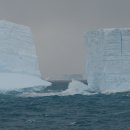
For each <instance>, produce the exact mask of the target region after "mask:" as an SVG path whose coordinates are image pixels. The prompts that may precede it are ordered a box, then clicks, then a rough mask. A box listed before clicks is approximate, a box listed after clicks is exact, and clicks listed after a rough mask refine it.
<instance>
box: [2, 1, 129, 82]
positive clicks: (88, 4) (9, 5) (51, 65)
mask: <svg viewBox="0 0 130 130" xmlns="http://www.w3.org/2000/svg"><path fill="white" fill-rule="evenodd" d="M0 19H5V20H9V21H13V22H16V23H18V24H23V25H27V26H30V27H31V29H32V31H33V35H34V40H35V44H36V48H37V54H38V56H39V61H40V68H41V72H42V74H43V77H52V78H55V79H56V78H59V77H60V76H61V75H63V74H71V73H82V74H84V71H85V40H84V32H86V31H89V30H94V29H97V28H103V27H130V0H0Z"/></svg>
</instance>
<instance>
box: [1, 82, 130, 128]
mask: <svg viewBox="0 0 130 130" xmlns="http://www.w3.org/2000/svg"><path fill="white" fill-rule="evenodd" d="M66 84H67V83H64V82H62V83H60V86H62V88H63V89H65V88H66ZM56 87H57V88H56ZM55 88H56V89H59V91H60V87H59V86H58V85H57V86H56V84H55ZM41 91H42V90H41ZM0 130H130V93H129V92H127V93H116V94H110V95H103V94H96V95H91V96H83V95H74V96H48V97H45V96H44V97H42V96H41V97H19V96H18V94H17V93H15V92H13V93H5V94H0Z"/></svg>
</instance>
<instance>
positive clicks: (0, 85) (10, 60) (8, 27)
mask: <svg viewBox="0 0 130 130" xmlns="http://www.w3.org/2000/svg"><path fill="white" fill-rule="evenodd" d="M40 77H41V74H40V70H39V65H38V60H37V55H36V50H35V45H34V43H33V38H32V33H31V30H30V28H29V27H26V26H23V25H18V24H15V23H12V22H8V21H4V20H1V21H0V90H13V89H16V88H25V87H34V86H35V87H37V86H44V87H47V86H50V85H51V83H50V82H48V81H45V80H42V79H41V78H40Z"/></svg>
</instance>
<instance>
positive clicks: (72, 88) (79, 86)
mask: <svg viewBox="0 0 130 130" xmlns="http://www.w3.org/2000/svg"><path fill="white" fill-rule="evenodd" d="M76 94H80V95H93V94H96V93H91V92H89V88H88V86H87V85H86V84H84V83H82V82H80V81H77V80H72V81H71V82H70V83H69V85H68V89H66V90H64V91H62V92H50V93H36V92H31V93H30V92H29V93H23V94H22V95H20V96H22V97H41V96H43V97H44V96H70V95H76Z"/></svg>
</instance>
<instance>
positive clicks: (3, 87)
mask: <svg viewBox="0 0 130 130" xmlns="http://www.w3.org/2000/svg"><path fill="white" fill-rule="evenodd" d="M50 85H51V83H50V82H48V81H45V80H42V79H40V78H39V77H36V76H31V75H26V74H17V73H0V91H12V90H18V89H22V88H28V87H39V86H42V87H45V88H46V87H47V86H50Z"/></svg>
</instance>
